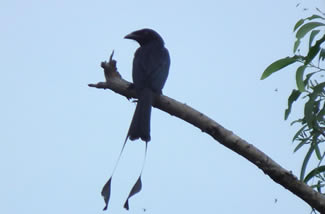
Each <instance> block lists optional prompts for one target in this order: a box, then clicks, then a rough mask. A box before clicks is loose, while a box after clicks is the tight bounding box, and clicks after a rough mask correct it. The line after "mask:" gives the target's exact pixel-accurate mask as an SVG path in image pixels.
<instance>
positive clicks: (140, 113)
mask: <svg viewBox="0 0 325 214" xmlns="http://www.w3.org/2000/svg"><path fill="white" fill-rule="evenodd" d="M153 95H154V94H153V92H152V90H151V89H149V88H144V89H142V90H141V91H140V92H139V93H138V103H137V107H136V108H135V112H134V115H133V118H132V122H131V125H130V129H129V134H128V135H129V137H130V140H135V139H138V138H141V139H142V140H143V141H145V142H149V141H150V116H151V105H152V102H153Z"/></svg>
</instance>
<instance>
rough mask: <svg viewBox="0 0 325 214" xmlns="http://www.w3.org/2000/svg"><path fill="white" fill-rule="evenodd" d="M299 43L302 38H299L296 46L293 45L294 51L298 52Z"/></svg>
mask: <svg viewBox="0 0 325 214" xmlns="http://www.w3.org/2000/svg"><path fill="white" fill-rule="evenodd" d="M299 45H300V39H297V40H296V42H295V44H294V46H293V53H296V51H297V49H298V47H299Z"/></svg>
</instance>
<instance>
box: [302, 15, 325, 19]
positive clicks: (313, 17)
mask: <svg viewBox="0 0 325 214" xmlns="http://www.w3.org/2000/svg"><path fill="white" fill-rule="evenodd" d="M306 19H308V20H313V19H323V20H325V18H324V17H322V16H320V15H316V14H315V15H312V16H309V17H308V18H306Z"/></svg>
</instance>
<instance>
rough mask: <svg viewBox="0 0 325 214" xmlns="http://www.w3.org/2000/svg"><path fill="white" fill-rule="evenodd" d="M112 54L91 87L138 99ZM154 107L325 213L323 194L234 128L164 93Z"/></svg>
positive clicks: (103, 63)
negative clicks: (250, 164) (194, 127)
mask: <svg viewBox="0 0 325 214" xmlns="http://www.w3.org/2000/svg"><path fill="white" fill-rule="evenodd" d="M112 56H113V53H112V55H111V57H110V61H109V62H108V63H107V62H102V67H103V68H104V73H105V77H106V82H99V83H97V84H89V86H90V87H96V88H102V89H111V90H112V91H114V92H116V93H118V94H121V95H123V96H125V97H127V98H128V99H129V98H131V97H133V98H135V97H136V95H135V91H134V90H132V89H129V86H130V84H131V83H130V82H128V81H126V80H124V79H122V78H121V75H120V74H119V73H118V72H117V69H116V61H115V60H113V59H112ZM153 106H154V107H156V108H158V109H160V110H162V111H165V112H167V113H169V114H171V115H174V116H176V117H178V118H180V119H182V120H184V121H186V122H188V123H190V124H192V125H194V126H196V127H197V128H199V129H201V130H202V132H205V133H207V134H209V135H210V136H211V137H213V138H214V139H215V140H216V141H218V142H219V143H221V144H222V145H224V146H225V147H227V148H229V149H231V150H232V151H234V152H236V153H237V154H239V155H241V156H243V157H244V158H246V159H247V160H249V161H250V162H251V163H253V164H254V165H256V166H257V167H258V168H260V169H261V170H262V171H263V172H264V173H265V174H267V175H268V176H269V177H271V178H272V180H274V181H275V182H277V183H278V184H280V185H282V186H283V187H284V188H286V189H288V190H289V191H291V192H292V193H293V194H295V195H297V196H298V197H299V198H301V199H302V200H304V201H305V202H306V203H308V204H309V205H310V206H311V207H313V208H315V209H316V210H318V211H319V212H320V213H325V197H324V196H323V195H322V194H320V193H318V192H316V191H314V190H313V189H312V188H311V187H309V186H308V185H306V184H305V183H303V182H301V181H299V180H298V179H297V177H296V176H294V175H293V174H292V172H290V171H288V170H286V169H284V168H282V167H281V166H280V165H279V164H277V163H276V162H275V161H273V160H272V159H271V158H270V157H268V156H267V155H266V154H264V153H263V152H262V151H260V150H259V149H257V148H256V147H255V146H253V145H252V144H249V143H248V142H246V141H245V140H243V139H241V138H240V137H238V136H237V135H235V134H234V133H232V132H231V131H229V130H227V129H225V128H224V127H222V126H221V125H220V124H218V123H217V122H215V121H214V120H212V119H211V118H209V117H208V116H206V115H204V114H203V113H201V112H199V111H197V110H195V109H193V108H191V107H190V106H188V105H186V104H183V103H180V102H178V101H176V100H174V99H172V98H169V97H167V96H164V95H161V96H158V95H157V96H156V97H155V102H154V105H153Z"/></svg>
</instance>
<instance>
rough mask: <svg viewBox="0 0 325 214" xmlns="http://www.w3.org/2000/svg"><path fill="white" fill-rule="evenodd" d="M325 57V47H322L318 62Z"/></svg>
mask: <svg viewBox="0 0 325 214" xmlns="http://www.w3.org/2000/svg"><path fill="white" fill-rule="evenodd" d="M324 59H325V49H324V48H322V49H321V50H320V53H319V59H318V62H319V61H321V60H322V61H324Z"/></svg>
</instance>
